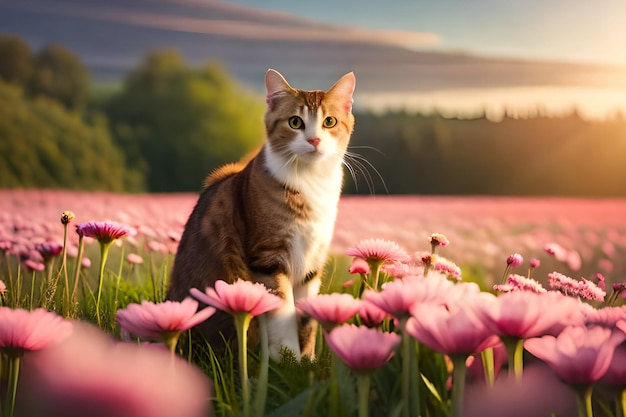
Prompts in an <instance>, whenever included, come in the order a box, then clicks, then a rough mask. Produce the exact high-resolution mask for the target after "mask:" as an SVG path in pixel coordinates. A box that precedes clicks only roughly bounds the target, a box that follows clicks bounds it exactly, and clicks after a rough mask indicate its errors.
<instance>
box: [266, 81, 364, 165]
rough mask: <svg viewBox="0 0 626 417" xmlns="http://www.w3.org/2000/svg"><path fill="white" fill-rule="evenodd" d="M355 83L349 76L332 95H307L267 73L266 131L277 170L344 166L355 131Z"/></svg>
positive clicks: (310, 92) (314, 93)
mask: <svg viewBox="0 0 626 417" xmlns="http://www.w3.org/2000/svg"><path fill="white" fill-rule="evenodd" d="M355 83H356V79H355V77H354V74H353V73H348V74H346V75H344V76H343V77H342V78H341V79H340V80H339V81H337V83H335V85H334V86H332V87H331V88H330V89H329V90H328V91H325V92H324V91H317V90H315V91H304V90H299V89H296V88H293V87H291V86H290V85H289V83H287V81H286V80H285V79H284V78H283V76H282V75H280V73H278V72H277V71H275V70H272V69H270V70H268V71H267V74H266V75H265V86H266V88H267V111H266V113H265V128H266V132H267V140H268V145H269V147H270V154H271V159H272V160H273V161H270V164H275V165H277V166H275V167H274V168H275V169H284V168H287V167H289V166H292V165H297V166H300V167H302V168H305V167H307V166H309V165H313V166H325V165H326V164H339V165H340V164H341V161H342V159H343V157H344V155H345V152H346V149H347V147H348V142H349V140H350V135H351V134H352V129H353V127H354V116H353V115H352V94H353V92H354V87H355Z"/></svg>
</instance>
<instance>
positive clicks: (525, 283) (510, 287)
mask: <svg viewBox="0 0 626 417" xmlns="http://www.w3.org/2000/svg"><path fill="white" fill-rule="evenodd" d="M493 289H494V290H495V291H499V292H510V291H530V292H534V293H537V294H541V293H545V292H547V290H546V289H545V288H543V285H541V284H540V283H539V281H537V280H534V279H532V278H527V277H524V276H521V275H517V274H511V275H509V277H508V278H507V280H506V284H503V285H494V286H493Z"/></svg>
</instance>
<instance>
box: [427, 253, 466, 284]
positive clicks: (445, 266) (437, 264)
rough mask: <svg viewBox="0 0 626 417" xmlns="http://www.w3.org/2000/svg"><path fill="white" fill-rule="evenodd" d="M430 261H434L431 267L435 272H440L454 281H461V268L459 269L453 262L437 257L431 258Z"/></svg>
mask: <svg viewBox="0 0 626 417" xmlns="http://www.w3.org/2000/svg"><path fill="white" fill-rule="evenodd" d="M431 260H433V261H434V262H432V263H431V266H432V268H433V269H434V270H435V271H438V272H441V273H443V274H445V275H447V276H449V277H452V278H454V279H456V280H460V279H461V268H459V267H458V266H457V265H456V264H455V263H454V262H452V261H450V260H448V259H446V258H444V257H443V256H439V255H434V256H432V257H431Z"/></svg>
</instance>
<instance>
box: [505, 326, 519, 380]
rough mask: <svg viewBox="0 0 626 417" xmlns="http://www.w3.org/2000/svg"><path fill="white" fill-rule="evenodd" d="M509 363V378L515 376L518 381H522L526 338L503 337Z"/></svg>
mask: <svg viewBox="0 0 626 417" xmlns="http://www.w3.org/2000/svg"><path fill="white" fill-rule="evenodd" d="M502 341H503V343H504V346H505V347H506V354H507V358H508V364H509V378H514V379H515V381H516V382H517V383H521V382H522V372H523V371H524V339H518V338H514V337H503V338H502Z"/></svg>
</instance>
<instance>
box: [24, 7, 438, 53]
mask: <svg viewBox="0 0 626 417" xmlns="http://www.w3.org/2000/svg"><path fill="white" fill-rule="evenodd" d="M171 3H177V4H179V5H181V7H182V8H183V9H181V10H180V12H181V13H164V12H143V11H140V12H137V11H130V10H128V9H114V8H110V7H102V6H100V5H98V6H95V7H94V6H84V5H83V6H79V5H76V4H73V5H71V7H70V6H63V5H55V6H54V7H42V4H39V5H38V7H37V9H34V8H32V9H31V8H29V7H28V6H24V7H21V6H20V5H12V8H15V9H21V10H23V11H31V12H35V13H46V14H53V15H61V16H66V17H74V18H82V19H94V20H103V21H110V22H117V23H125V24H128V25H136V26H143V27H150V28H157V29H162V30H170V31H177V32H187V33H198V34H204V35H218V36H225V37H230V38H235V39H244V40H256V41H264V40H278V41H280V40H289V41H301V42H333V43H361V44H374V45H387V46H396V47H402V48H409V49H419V48H425V47H432V46H435V45H439V44H440V43H441V38H440V37H439V36H438V35H437V34H435V33H428V32H412V31H404V30H392V29H389V30H387V29H368V28H364V27H359V26H336V25H329V24H323V23H319V22H315V21H312V20H307V19H303V18H301V17H298V16H295V15H291V14H289V13H285V12H270V11H261V10H257V9H254V8H250V7H245V6H240V5H238V6H235V7H232V5H226V4H225V3H221V2H211V3H197V2H190V1H185V0H182V1H181V0H178V1H172V2H171ZM185 6H194V7H196V8H198V7H201V8H202V10H201V11H202V12H204V13H201V14H204V15H206V16H204V17H189V16H185V15H184V13H182V12H183V11H184V9H185ZM29 9H30V10H29ZM211 15H221V17H218V18H213V17H212V16H211Z"/></svg>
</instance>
